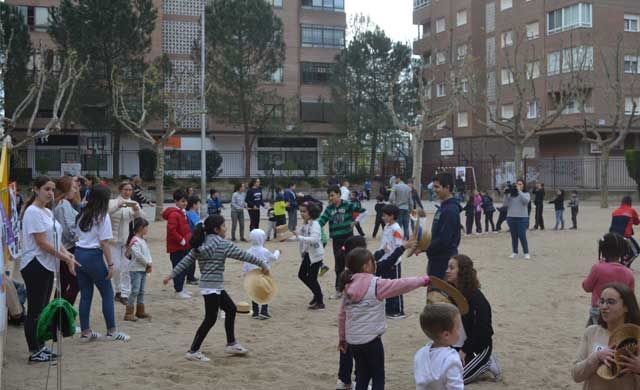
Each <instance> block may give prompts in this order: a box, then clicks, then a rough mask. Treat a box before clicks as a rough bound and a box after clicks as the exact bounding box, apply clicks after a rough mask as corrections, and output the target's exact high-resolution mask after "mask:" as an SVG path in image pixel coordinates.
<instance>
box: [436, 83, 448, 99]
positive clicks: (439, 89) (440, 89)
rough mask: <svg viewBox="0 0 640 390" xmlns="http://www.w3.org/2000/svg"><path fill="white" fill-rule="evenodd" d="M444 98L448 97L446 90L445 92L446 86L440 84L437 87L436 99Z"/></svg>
mask: <svg viewBox="0 0 640 390" xmlns="http://www.w3.org/2000/svg"><path fill="white" fill-rule="evenodd" d="M443 96H447V94H446V92H445V90H444V84H443V83H440V84H437V85H436V97H443Z"/></svg>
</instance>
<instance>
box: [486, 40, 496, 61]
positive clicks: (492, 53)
mask: <svg viewBox="0 0 640 390" xmlns="http://www.w3.org/2000/svg"><path fill="white" fill-rule="evenodd" d="M495 64H496V39H495V37H491V38H487V66H495Z"/></svg>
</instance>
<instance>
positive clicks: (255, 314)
mask: <svg viewBox="0 0 640 390" xmlns="http://www.w3.org/2000/svg"><path fill="white" fill-rule="evenodd" d="M251 318H252V319H254V320H259V319H260V314H258V313H253V314H251Z"/></svg>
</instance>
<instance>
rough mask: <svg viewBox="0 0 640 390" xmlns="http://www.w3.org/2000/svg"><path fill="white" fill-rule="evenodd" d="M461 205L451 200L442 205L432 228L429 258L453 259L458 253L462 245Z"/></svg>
mask: <svg viewBox="0 0 640 390" xmlns="http://www.w3.org/2000/svg"><path fill="white" fill-rule="evenodd" d="M460 211H462V207H460V203H459V202H458V200H457V199H456V198H450V199H448V200H446V201H444V202H442V204H441V205H440V207H439V208H438V211H436V215H435V216H434V217H433V225H432V226H431V244H429V248H427V256H428V257H429V258H432V257H438V258H440V257H447V258H448V257H451V256H453V255H455V254H457V253H458V245H460V229H461V224H460Z"/></svg>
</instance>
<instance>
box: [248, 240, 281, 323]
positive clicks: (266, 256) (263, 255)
mask: <svg viewBox="0 0 640 390" xmlns="http://www.w3.org/2000/svg"><path fill="white" fill-rule="evenodd" d="M265 238H266V234H264V231H263V230H262V229H253V230H252V231H251V232H250V233H249V241H250V242H251V248H249V250H248V251H247V252H249V253H250V254H252V255H253V256H255V257H256V258H257V259H260V260H262V261H263V262H264V263H265V264H267V265H268V266H269V267H271V262H272V261H276V260H278V258H279V257H280V251H279V250H275V251H274V252H273V253H271V252H269V250H268V249H266V248H265V247H264V240H265ZM257 268H258V267H257V266H255V265H253V264H251V263H244V264H243V265H242V270H243V271H244V272H245V273H246V272H249V271H251V270H254V269H257ZM251 307H252V313H251V318H253V319H254V320H257V319H260V320H268V319H271V315H270V314H269V305H262V307H260V305H258V304H257V303H255V302H253V301H251Z"/></svg>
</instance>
